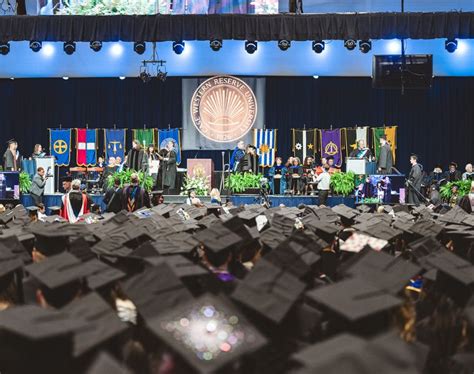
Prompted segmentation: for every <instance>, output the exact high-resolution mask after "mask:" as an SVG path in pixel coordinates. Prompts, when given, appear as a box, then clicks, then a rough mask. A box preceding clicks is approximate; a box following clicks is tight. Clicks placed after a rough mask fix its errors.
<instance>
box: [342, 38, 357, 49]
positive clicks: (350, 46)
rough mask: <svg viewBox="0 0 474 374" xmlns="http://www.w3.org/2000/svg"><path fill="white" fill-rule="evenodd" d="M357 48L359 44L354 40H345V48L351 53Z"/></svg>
mask: <svg viewBox="0 0 474 374" xmlns="http://www.w3.org/2000/svg"><path fill="white" fill-rule="evenodd" d="M356 46H357V42H356V41H355V40H354V39H347V40H344V47H346V48H347V49H348V50H349V51H352V50H353V49H354V48H355V47H356Z"/></svg>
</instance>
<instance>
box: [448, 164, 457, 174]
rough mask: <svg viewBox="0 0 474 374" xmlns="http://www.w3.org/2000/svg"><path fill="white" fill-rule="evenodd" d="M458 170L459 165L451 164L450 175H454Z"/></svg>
mask: <svg viewBox="0 0 474 374" xmlns="http://www.w3.org/2000/svg"><path fill="white" fill-rule="evenodd" d="M457 168H458V164H456V163H455V162H451V163H450V164H449V172H450V173H454V172H455V171H456V169H457Z"/></svg>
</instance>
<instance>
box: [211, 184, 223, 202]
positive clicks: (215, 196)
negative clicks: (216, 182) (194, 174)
mask: <svg viewBox="0 0 474 374" xmlns="http://www.w3.org/2000/svg"><path fill="white" fill-rule="evenodd" d="M209 196H210V197H211V204H218V205H222V199H221V193H220V192H219V190H218V189H217V188H213V189H212V190H211V192H210V194H209Z"/></svg>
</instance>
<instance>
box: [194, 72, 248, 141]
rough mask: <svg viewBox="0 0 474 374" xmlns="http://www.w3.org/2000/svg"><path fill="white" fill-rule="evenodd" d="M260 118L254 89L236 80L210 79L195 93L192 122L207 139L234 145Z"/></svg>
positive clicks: (219, 77) (227, 78)
mask: <svg viewBox="0 0 474 374" xmlns="http://www.w3.org/2000/svg"><path fill="white" fill-rule="evenodd" d="M256 117H257V99H256V98H255V94H254V93H253V91H252V89H251V88H250V87H249V86H248V85H247V84H246V83H245V82H244V81H242V80H240V79H239V78H236V77H231V76H227V75H221V76H216V77H212V78H209V79H208V80H206V81H205V82H203V83H202V84H201V85H200V86H199V87H198V88H197V89H196V91H195V92H194V94H193V98H192V99H191V118H192V120H193V123H194V126H196V128H197V129H198V131H199V132H200V133H201V134H202V135H203V136H205V137H206V138H207V139H210V140H213V141H215V142H233V141H236V140H238V139H240V138H242V137H243V136H244V135H245V134H247V133H248V132H249V131H250V129H251V128H252V127H253V125H254V123H255V119H256Z"/></svg>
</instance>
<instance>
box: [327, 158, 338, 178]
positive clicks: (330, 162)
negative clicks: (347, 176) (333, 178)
mask: <svg viewBox="0 0 474 374" xmlns="http://www.w3.org/2000/svg"><path fill="white" fill-rule="evenodd" d="M327 162H328V166H329V174H334V173H339V172H340V171H341V168H340V167H339V166H337V165H334V157H332V156H329V157H328V158H327Z"/></svg>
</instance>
